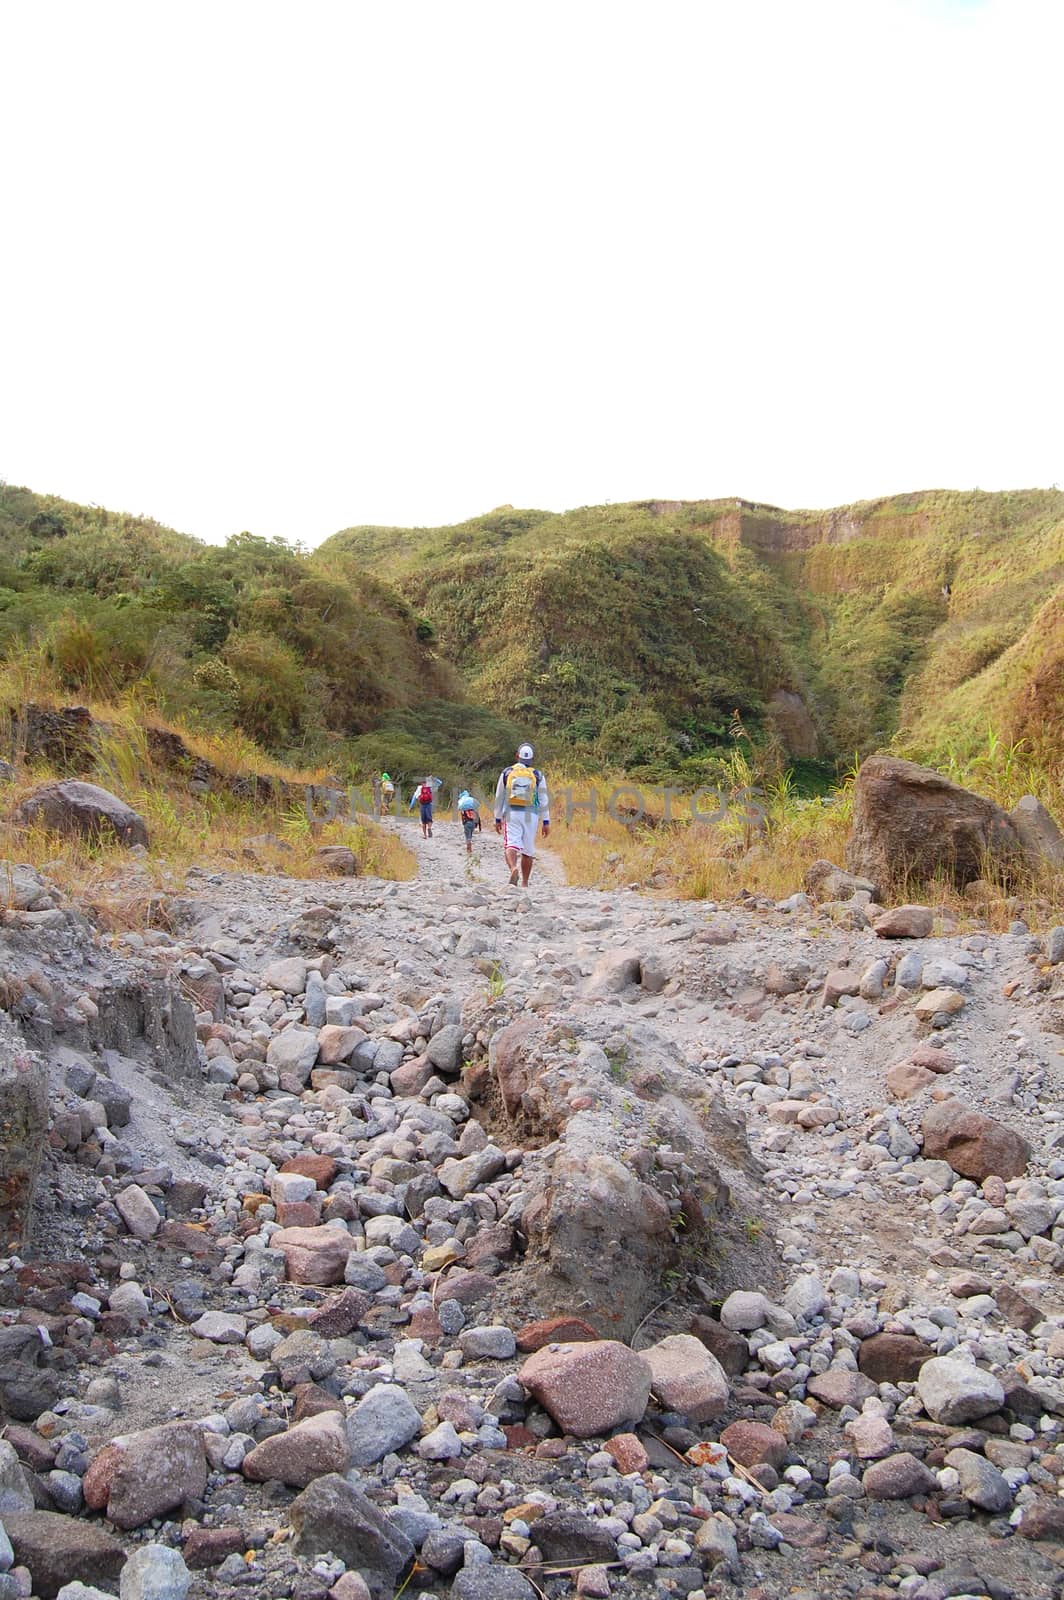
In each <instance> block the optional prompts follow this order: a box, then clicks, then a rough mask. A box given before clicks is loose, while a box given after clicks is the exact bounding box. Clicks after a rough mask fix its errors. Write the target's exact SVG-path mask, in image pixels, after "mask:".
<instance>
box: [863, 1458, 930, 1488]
mask: <svg viewBox="0 0 1064 1600" xmlns="http://www.w3.org/2000/svg"><path fill="white" fill-rule="evenodd" d="M861 1482H862V1483H863V1484H864V1492H865V1494H866V1495H868V1496H869V1498H870V1499H872V1500H907V1499H908V1498H909V1496H910V1495H914V1494H928V1493H929V1492H930V1491H931V1490H932V1489H935V1488H937V1486H938V1479H937V1478H936V1477H935V1475H934V1473H933V1472H931V1471H930V1470H929V1469H928V1468H927V1467H925V1466H924V1464H923V1462H922V1461H920V1460H918V1458H917V1457H916V1456H914V1455H912V1454H911V1453H910V1452H909V1451H908V1450H902V1451H901V1452H900V1453H899V1454H898V1455H896V1456H887V1457H886V1459H885V1460H883V1461H873V1463H872V1465H871V1466H870V1467H868V1468H866V1470H865V1474H864V1477H863V1478H862V1479H861Z"/></svg>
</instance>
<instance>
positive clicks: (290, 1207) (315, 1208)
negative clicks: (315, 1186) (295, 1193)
mask: <svg viewBox="0 0 1064 1600" xmlns="http://www.w3.org/2000/svg"><path fill="white" fill-rule="evenodd" d="M315 1201H316V1202H317V1203H316V1204H315ZM320 1221H321V1196H320V1195H316V1196H315V1200H282V1201H280V1202H279V1203H278V1206H277V1226H278V1227H279V1228H316V1227H317V1226H318V1223H319V1222H320Z"/></svg>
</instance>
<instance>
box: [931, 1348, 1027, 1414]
mask: <svg viewBox="0 0 1064 1600" xmlns="http://www.w3.org/2000/svg"><path fill="white" fill-rule="evenodd" d="M916 1392H917V1394H918V1395H919V1397H920V1404H921V1405H922V1406H923V1408H924V1410H925V1411H926V1412H927V1414H928V1416H929V1417H931V1418H932V1420H933V1421H935V1422H942V1423H945V1424H946V1425H947V1426H948V1427H958V1426H960V1425H961V1424H963V1423H965V1422H978V1421H979V1419H980V1418H981V1417H988V1416H990V1414H991V1413H992V1412H994V1411H998V1410H1000V1408H1001V1407H1002V1406H1003V1405H1004V1403H1005V1391H1004V1389H1003V1388H1002V1387H1001V1384H1000V1383H999V1382H998V1380H997V1379H996V1378H995V1377H994V1375H993V1373H992V1372H986V1371H984V1369H983V1368H982V1367H977V1366H976V1365H975V1364H974V1362H970V1361H962V1360H961V1359H960V1358H959V1357H958V1356H932V1358H931V1360H930V1361H925V1362H924V1364H923V1366H922V1367H921V1368H920V1372H919V1375H918V1377H917V1379H916Z"/></svg>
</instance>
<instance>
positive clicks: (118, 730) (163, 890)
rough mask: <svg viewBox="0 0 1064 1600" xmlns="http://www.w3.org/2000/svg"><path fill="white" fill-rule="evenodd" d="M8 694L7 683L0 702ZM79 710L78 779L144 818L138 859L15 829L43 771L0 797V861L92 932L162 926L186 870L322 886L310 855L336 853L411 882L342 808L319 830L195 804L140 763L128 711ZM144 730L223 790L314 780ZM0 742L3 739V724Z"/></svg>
mask: <svg viewBox="0 0 1064 1600" xmlns="http://www.w3.org/2000/svg"><path fill="white" fill-rule="evenodd" d="M14 675H15V676H17V673H15V674H14ZM11 687H12V674H11V673H8V674H7V676H6V678H5V681H4V683H2V684H0V690H2V689H4V688H7V689H8V690H10V688H11ZM34 687H35V692H36V703H38V704H40V703H42V701H43V703H47V699H46V698H44V697H42V696H41V694H40V685H36V686H34ZM22 703H25V701H23V702H22ZM55 703H56V704H62V703H64V702H63V698H62V697H56V702H55ZM67 703H69V702H67ZM88 709H89V710H90V712H91V713H92V715H93V717H94V719H95V720H96V722H97V726H96V729H95V743H94V752H93V759H92V761H91V764H90V765H89V767H88V770H86V771H84V772H82V773H80V774H79V776H81V777H83V778H84V779H86V780H87V781H90V782H95V783H98V784H100V785H101V786H102V787H104V788H107V789H109V790H111V791H112V792H113V793H115V794H117V795H118V796H119V797H120V798H121V799H122V800H124V801H125V802H126V804H127V805H129V806H131V807H132V808H133V810H134V811H136V812H138V813H139V814H140V815H141V816H142V817H143V818H144V821H145V823H146V825H147V829H148V838H149V848H148V850H147V852H146V853H142V852H133V853H131V852H130V851H129V850H127V849H126V848H125V847H124V846H122V845H120V844H119V843H118V842H117V841H114V842H111V841H109V840H108V839H107V838H106V837H102V838H99V839H86V838H81V837H77V836H74V837H71V836H67V835H62V836H60V835H57V834H54V833H51V832H48V831H46V830H45V829H43V828H40V827H37V826H32V827H27V826H24V825H22V824H21V823H19V822H18V821H17V811H18V806H19V803H20V801H21V800H23V799H24V798H25V797H26V796H27V795H29V794H30V793H31V792H32V791H33V790H34V789H36V788H37V787H38V786H39V785H40V784H42V783H47V782H50V781H53V780H54V779H55V778H56V777H57V776H58V774H57V773H55V772H54V771H52V770H51V769H50V768H48V767H47V766H46V765H44V764H43V763H40V762H37V763H32V764H30V763H26V762H24V761H23V762H21V763H19V764H18V765H17V767H16V777H15V781H14V782H13V783H9V784H7V785H6V786H5V788H4V790H3V794H2V803H3V812H2V815H0V856H3V857H4V858H6V859H9V860H12V861H15V862H19V863H22V864H25V865H27V866H31V867H35V868H37V869H38V870H40V871H41V872H43V873H44V874H45V875H46V876H47V877H48V878H49V879H50V880H51V881H52V882H54V883H55V884H56V885H57V886H58V887H59V888H60V889H61V890H63V892H64V893H66V894H68V895H69V896H71V897H72V898H74V899H76V900H77V901H78V902H79V903H81V904H83V905H84V906H85V907H86V909H87V910H88V911H89V912H90V914H92V915H93V916H94V917H95V919H96V920H97V921H98V923H99V924H100V925H101V926H103V927H105V928H143V927H147V926H151V925H153V924H157V925H160V926H163V925H165V904H164V902H165V896H166V895H167V894H168V893H172V892H173V891H174V889H175V888H177V887H180V886H181V885H182V884H183V881H184V876H185V874H186V872H187V871H188V869H189V868H190V867H199V868H202V869H204V870H206V871H215V872H253V873H254V872H269V873H281V874H284V875H286V876H288V877H292V878H306V879H320V878H329V877H331V876H332V874H331V872H330V870H329V867H328V865H327V863H326V862H325V861H324V860H323V859H322V857H321V855H320V854H319V851H320V849H321V847H322V846H324V845H338V844H340V845H346V846H348V848H350V849H351V850H352V851H353V852H354V855H355V857H356V860H357V862H358V871H359V873H360V874H362V875H366V876H370V877H377V878H386V879H407V878H411V877H413V875H414V872H415V870H416V860H415V857H414V855H413V854H412V852H411V851H410V850H408V849H407V848H406V846H405V845H404V844H403V843H402V842H401V840H400V839H399V838H398V837H397V836H396V835H394V834H392V833H389V832H387V831H385V830H384V829H382V828H380V827H378V826H376V825H375V824H374V823H373V822H371V821H370V820H369V819H368V818H363V817H361V816H356V817H354V818H352V817H350V816H349V815H348V812H347V806H346V804H345V805H344V806H342V807H341V808H340V812H339V814H338V815H337V816H336V817H334V818H332V819H331V820H330V819H325V818H319V817H317V816H312V815H310V814H309V813H308V811H307V808H306V805H305V803H304V802H303V801H302V799H301V798H296V799H289V800H286V801H282V800H280V799H278V800H276V801H273V802H271V803H267V804H261V803H258V802H251V801H248V800H241V799H238V798H236V797H235V796H233V795H231V794H229V793H228V792H225V791H222V792H213V793H206V794H200V793H195V792H193V791H192V789H191V788H190V787H189V785H188V782H187V780H186V778H185V777H184V775H183V774H182V773H180V772H175V771H173V770H171V769H169V768H167V767H166V766H163V765H161V764H159V763H157V762H155V761H154V760H153V759H152V754H151V747H150V743H149V739H148V734H147V728H148V726H149V721H148V719H146V718H145V716H144V715H143V713H142V712H141V711H140V710H138V708H137V707H136V706H135V705H132V704H124V705H120V706H112V705H108V704H105V703H104V704H101V703H96V704H90V705H89V706H88ZM150 725H151V726H153V727H157V728H162V729H165V730H166V731H169V732H173V733H176V734H178V735H179V736H180V738H181V739H182V740H183V741H184V743H185V745H186V747H187V748H188V749H189V750H190V751H191V752H192V753H193V754H194V755H199V756H202V757H203V758H205V759H206V760H208V761H210V762H211V763H212V765H213V766H215V767H216V768H217V769H218V770H219V771H220V772H222V773H223V774H224V776H226V777H228V778H233V777H239V776H249V775H252V774H254V775H258V776H265V777H269V778H273V779H283V780H284V781H286V782H288V783H290V784H292V785H294V786H300V785H307V784H320V783H322V782H323V780H324V776H325V775H324V773H323V772H321V771H299V770H298V769H294V768H290V767H284V766H283V765H281V764H280V763H278V762H276V761H271V760H270V759H269V758H268V757H267V756H266V755H264V753H263V752H262V751H261V750H259V749H258V747H257V746H255V745H254V744H253V743H252V742H251V741H250V740H247V739H245V738H244V737H243V736H241V735H233V734H227V735H226V736H225V738H224V739H222V738H221V737H218V738H214V737H210V736H206V737H205V736H203V735H196V734H193V733H189V732H188V730H187V729H184V728H181V727H180V726H175V725H174V724H170V723H167V722H166V721H165V720H164V719H162V718H159V717H157V716H155V715H152V716H151V718H150ZM5 731H6V732H7V733H8V735H9V736H10V731H11V730H10V719H9V725H8V728H7V730H5ZM8 748H11V746H10V742H8ZM14 753H15V754H16V756H17V751H15V752H14ZM64 776H69V774H64Z"/></svg>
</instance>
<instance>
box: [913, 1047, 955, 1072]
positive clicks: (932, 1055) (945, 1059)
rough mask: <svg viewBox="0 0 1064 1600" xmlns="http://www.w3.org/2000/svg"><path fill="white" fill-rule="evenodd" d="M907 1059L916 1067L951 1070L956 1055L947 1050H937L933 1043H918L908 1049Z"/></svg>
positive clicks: (931, 1069)
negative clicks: (913, 1047)
mask: <svg viewBox="0 0 1064 1600" xmlns="http://www.w3.org/2000/svg"><path fill="white" fill-rule="evenodd" d="M909 1060H910V1061H911V1062H912V1063H913V1065H914V1066H916V1067H926V1068H927V1070H928V1071H929V1072H952V1071H953V1069H954V1067H955V1066H956V1065H957V1057H956V1056H955V1055H951V1054H950V1052H949V1051H948V1050H937V1049H936V1048H935V1046H934V1045H933V1044H918V1045H917V1046H916V1047H915V1049H912V1050H910V1051H909Z"/></svg>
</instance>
